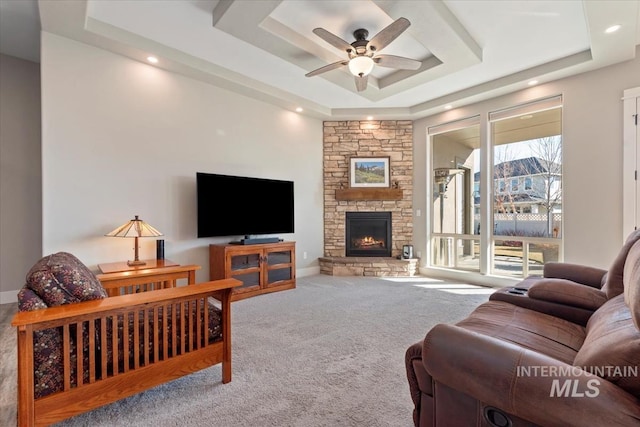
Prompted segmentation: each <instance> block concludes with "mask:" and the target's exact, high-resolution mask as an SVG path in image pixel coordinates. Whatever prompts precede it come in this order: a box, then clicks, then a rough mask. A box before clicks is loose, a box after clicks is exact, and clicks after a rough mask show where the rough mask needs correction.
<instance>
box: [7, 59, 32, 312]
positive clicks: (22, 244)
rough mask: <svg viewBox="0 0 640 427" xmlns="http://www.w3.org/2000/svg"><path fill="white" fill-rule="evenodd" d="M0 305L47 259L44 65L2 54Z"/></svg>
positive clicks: (9, 298) (11, 296)
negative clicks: (43, 171)
mask: <svg viewBox="0 0 640 427" xmlns="http://www.w3.org/2000/svg"><path fill="white" fill-rule="evenodd" d="M0 94H1V96H0V304H2V303H5V302H10V301H14V300H15V298H14V295H15V292H14V290H15V289H18V288H20V287H22V285H24V278H25V275H26V272H27V271H29V268H31V266H32V265H33V263H34V262H36V261H37V260H38V259H39V258H40V256H41V254H42V232H41V227H40V224H41V222H42V202H41V200H42V193H41V189H42V187H41V179H42V176H41V173H40V66H39V64H36V63H35V62H30V61H25V60H22V59H18V58H14V57H12V56H7V55H0Z"/></svg>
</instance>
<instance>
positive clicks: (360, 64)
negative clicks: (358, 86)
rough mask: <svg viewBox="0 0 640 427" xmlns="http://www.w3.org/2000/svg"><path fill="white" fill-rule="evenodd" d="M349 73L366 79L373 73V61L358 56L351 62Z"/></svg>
mask: <svg viewBox="0 0 640 427" xmlns="http://www.w3.org/2000/svg"><path fill="white" fill-rule="evenodd" d="M349 71H351V74H353V75H354V76H358V77H364V76H366V75H368V74H369V73H370V72H371V71H373V59H371V57H369V56H356V57H355V58H352V59H351V60H350V61H349Z"/></svg>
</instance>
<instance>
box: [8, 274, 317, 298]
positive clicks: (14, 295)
mask: <svg viewBox="0 0 640 427" xmlns="http://www.w3.org/2000/svg"><path fill="white" fill-rule="evenodd" d="M316 274H320V266H317V267H308V268H300V269H298V270H296V277H305V276H314V275H316ZM18 292H19V290H15V291H4V292H0V304H11V303H14V302H18Z"/></svg>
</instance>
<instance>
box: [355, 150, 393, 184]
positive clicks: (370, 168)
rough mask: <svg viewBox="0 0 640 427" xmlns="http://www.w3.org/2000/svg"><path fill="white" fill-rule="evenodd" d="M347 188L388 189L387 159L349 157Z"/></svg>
mask: <svg viewBox="0 0 640 427" xmlns="http://www.w3.org/2000/svg"><path fill="white" fill-rule="evenodd" d="M349 186H350V187H352V188H358V187H373V188H389V157H351V159H350V161H349Z"/></svg>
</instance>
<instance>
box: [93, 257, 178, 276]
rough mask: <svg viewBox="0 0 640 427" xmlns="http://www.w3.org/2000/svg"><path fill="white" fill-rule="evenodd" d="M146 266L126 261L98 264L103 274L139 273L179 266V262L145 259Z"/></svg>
mask: <svg viewBox="0 0 640 427" xmlns="http://www.w3.org/2000/svg"><path fill="white" fill-rule="evenodd" d="M143 261H144V262H145V263H146V264H144V265H133V266H132V265H128V264H127V262H126V261H120V262H109V263H106V264H98V268H99V269H100V272H101V273H115V272H118V271H138V270H148V269H151V268H162V267H172V266H176V265H179V264H178V263H177V262H173V261H171V260H168V259H145V260H143Z"/></svg>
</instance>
